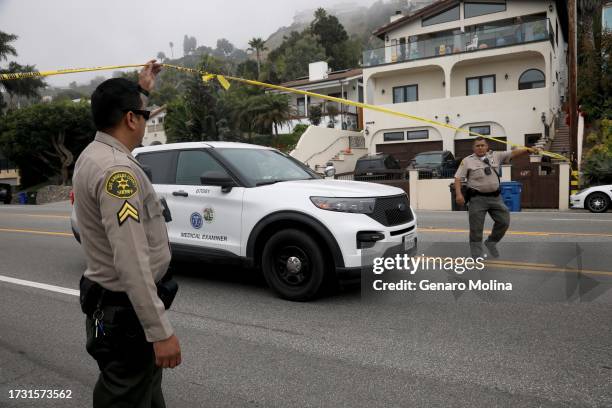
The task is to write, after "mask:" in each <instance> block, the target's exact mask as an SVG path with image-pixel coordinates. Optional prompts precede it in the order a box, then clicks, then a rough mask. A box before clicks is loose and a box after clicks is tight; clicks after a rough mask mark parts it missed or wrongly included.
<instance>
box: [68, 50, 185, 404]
mask: <svg viewBox="0 0 612 408" xmlns="http://www.w3.org/2000/svg"><path fill="white" fill-rule="evenodd" d="M160 70H161V66H160V65H159V64H157V63H155V60H153V61H150V62H149V63H147V65H146V66H145V68H143V70H142V71H141V72H140V75H139V83H138V84H136V83H134V82H131V81H128V80H126V79H123V78H114V79H109V80H107V81H105V82H103V83H102V84H100V85H99V86H98V87H97V88H96V90H95V91H94V93H93V95H92V98H91V108H92V113H93V119H94V122H95V125H96V128H97V129H98V132H97V133H96V136H95V140H94V141H93V142H91V143H90V144H89V146H87V148H86V149H85V150H84V151H83V152H82V153H81V155H80V156H79V159H78V160H77V162H76V166H75V172H74V177H73V185H74V195H75V211H76V215H77V219H78V224H79V229H80V235H81V242H82V246H83V249H84V251H85V255H86V259H87V270H86V271H85V273H84V277H83V279H82V280H81V303H82V306H83V311H84V312H85V313H86V314H87V320H86V332H87V351H88V352H89V353H90V354H91V355H92V356H93V357H94V358H95V359H96V361H97V363H98V366H99V368H100V376H99V378H98V382H97V383H96V386H95V388H94V393H93V401H94V404H93V405H94V407H116V406H125V407H127V406H129V407H164V406H165V404H164V398H163V394H162V390H161V379H162V370H161V369H162V368H174V367H176V366H177V365H179V364H180V363H181V350H180V346H179V342H178V339H177V337H176V336H175V334H174V330H173V329H172V326H171V325H170V322H169V320H168V316H167V313H166V308H165V305H164V303H163V302H162V300H161V299H160V297H159V296H158V291H159V287H160V285H161V284H162V281H164V277H165V274H166V272H167V269H168V265H169V263H170V248H169V245H168V234H167V230H166V226H165V223H164V218H163V217H162V206H161V204H160V201H159V199H158V197H157V195H156V194H155V191H154V190H153V187H152V185H151V182H150V181H149V179H148V177H147V175H146V173H145V172H144V170H143V169H142V168H141V167H140V165H139V163H138V162H137V161H136V160H135V159H134V157H133V156H132V154H131V151H132V150H133V149H134V148H135V147H137V146H139V145H140V144H141V142H142V138H143V136H144V131H145V126H146V121H147V119H148V116H149V113H148V111H146V110H144V107H145V106H146V104H145V102H146V95H148V91H149V90H151V89H152V88H153V86H154V83H155V77H156V75H157V74H158V73H159V71H160ZM175 292H176V291H175ZM166 306H167V305H166Z"/></svg>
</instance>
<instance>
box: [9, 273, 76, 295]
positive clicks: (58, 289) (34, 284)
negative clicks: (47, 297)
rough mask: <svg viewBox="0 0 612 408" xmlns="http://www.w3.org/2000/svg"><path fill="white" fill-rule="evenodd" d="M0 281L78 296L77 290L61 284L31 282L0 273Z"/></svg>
mask: <svg viewBox="0 0 612 408" xmlns="http://www.w3.org/2000/svg"><path fill="white" fill-rule="evenodd" d="M0 282H8V283H14V284H15V285H21V286H29V287H31V288H37V289H43V290H48V291H51V292H57V293H63V294H65V295H73V296H79V291H78V290H76V289H69V288H63V287H61V286H55V285H48V284H46V283H39V282H32V281H27V280H23V279H17V278H11V277H9V276H3V275H0Z"/></svg>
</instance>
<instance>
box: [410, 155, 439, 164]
mask: <svg viewBox="0 0 612 408" xmlns="http://www.w3.org/2000/svg"><path fill="white" fill-rule="evenodd" d="M414 161H415V163H416V164H417V165H418V164H440V163H441V162H442V154H440V153H432V154H419V155H417V156H416V157H415V158H414Z"/></svg>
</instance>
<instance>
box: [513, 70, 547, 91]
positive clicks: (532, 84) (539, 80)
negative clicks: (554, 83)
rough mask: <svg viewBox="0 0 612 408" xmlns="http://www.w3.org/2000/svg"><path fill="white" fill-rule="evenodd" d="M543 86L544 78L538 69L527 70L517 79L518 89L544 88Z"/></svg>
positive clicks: (544, 84)
mask: <svg viewBox="0 0 612 408" xmlns="http://www.w3.org/2000/svg"><path fill="white" fill-rule="evenodd" d="M545 86H546V78H545V77H544V73H543V72H542V71H540V70H539V69H528V70H527V71H525V72H523V73H522V74H521V77H520V78H519V89H533V88H544V87H545Z"/></svg>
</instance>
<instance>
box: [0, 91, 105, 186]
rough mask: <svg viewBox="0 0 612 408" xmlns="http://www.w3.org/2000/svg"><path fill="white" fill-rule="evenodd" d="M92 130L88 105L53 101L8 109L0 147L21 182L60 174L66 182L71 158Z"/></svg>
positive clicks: (1, 129) (30, 181) (86, 142)
mask: <svg viewBox="0 0 612 408" xmlns="http://www.w3.org/2000/svg"><path fill="white" fill-rule="evenodd" d="M94 132H95V127H94V125H93V120H92V118H91V109H90V107H89V104H87V103H85V102H82V103H73V102H53V103H44V104H36V105H32V106H30V107H27V108H23V109H18V110H15V111H11V112H9V113H8V114H7V115H6V116H5V117H4V118H3V120H2V122H0V149H1V150H2V151H3V153H4V154H5V155H6V156H7V158H8V159H9V160H11V161H12V162H14V163H15V164H16V165H17V167H18V168H19V169H20V172H21V174H22V179H23V181H22V184H25V185H27V184H29V183H36V182H38V181H41V180H40V178H41V177H40V176H43V178H48V177H51V176H54V175H56V174H61V182H62V184H64V185H65V184H67V183H68V182H69V181H70V177H71V171H72V168H73V166H74V162H75V158H76V157H77V156H78V155H79V154H80V153H81V151H82V150H83V149H84V148H85V147H86V146H87V144H88V143H89V142H90V141H91V140H92V138H93V135H94Z"/></svg>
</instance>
